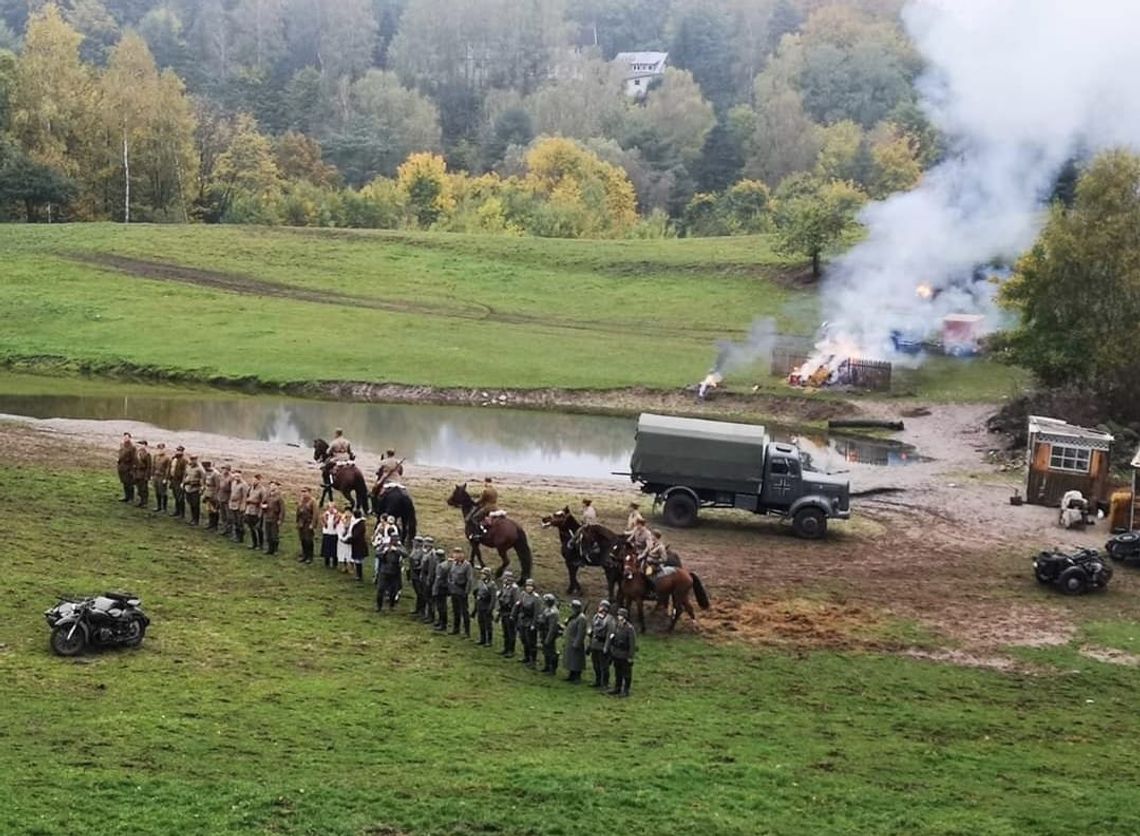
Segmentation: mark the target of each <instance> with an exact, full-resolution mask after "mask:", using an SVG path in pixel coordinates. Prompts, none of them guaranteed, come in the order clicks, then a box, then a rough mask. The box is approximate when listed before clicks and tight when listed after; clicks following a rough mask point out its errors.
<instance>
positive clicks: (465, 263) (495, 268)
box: [0, 224, 1023, 400]
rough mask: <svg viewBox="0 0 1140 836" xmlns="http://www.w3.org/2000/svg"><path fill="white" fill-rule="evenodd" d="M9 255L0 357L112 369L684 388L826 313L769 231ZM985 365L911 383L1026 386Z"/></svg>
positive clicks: (138, 241)
mask: <svg viewBox="0 0 1140 836" xmlns="http://www.w3.org/2000/svg"><path fill="white" fill-rule="evenodd" d="M0 247H2V248H3V251H4V254H5V265H4V270H3V272H2V273H0V290H2V291H3V293H4V297H5V305H4V306H3V309H2V310H0V359H3V360H6V361H8V362H9V363H11V362H17V361H29V360H30V361H32V362H33V365H38V364H43V363H44V362H45V358H59V359H62V360H64V361H67V362H69V363H71V364H72V365H74V366H77V367H86V368H91V369H96V370H99V371H102V372H107V373H115V372H116V371H125V370H133V371H138V370H139V369H143V370H147V371H150V372H153V373H155V374H159V375H161V374H165V373H175V374H176V375H178V376H180V377H183V378H194V379H199V380H211V379H227V380H231V381H233V380H244V381H247V382H252V383H258V382H260V383H265V384H270V385H272V384H279V383H283V382H297V381H311V380H360V381H385V382H394V383H404V384H413V385H432V386H443V387H449V386H461V387H513V388H540V387H565V388H583V389H602V388H611V387H629V386H648V387H654V388H675V387H677V386H679V385H682V384H685V383H691V382H692V381H693V380H695V379H697V378H699V377H700V376H701V375H703V374H704V372H705V371H706V370H707V368H708V366H709V364H710V363H711V362H712V359H713V357H714V356H715V353H716V349H715V344H716V341H717V340H719V339H722V338H725V337H729V338H731V337H737V336H741V335H743V334H744V333H745V332H746V331H747V329H748V326H749V324H750V323H751V322H752V320H753V319H754V318H755V317H758V316H768V317H775V318H776V319H777V321H778V322H779V324H780V327H781V329H782V330H784V331H786V332H788V333H799V334H810V333H811V332H812V331H813V330H814V328H815V326H816V324H817V323H818V319H819V314H818V305H817V298H816V296H815V295H814V292H812V291H805V290H799V289H794V287H793V285H791V284H790V283H788V282H787V281H785V280H784V278H785V277H786V276H787V275H788V274H789V273H791V272H794V271H795V270H796V266H795V265H791V264H789V263H787V262H786V261H783V260H781V259H779V258H778V257H776V256H775V255H774V254H773V253H772V250H771V242H770V241H769V240H768V239H766V238H763V237H754V238H721V239H695V240H680V241H677V240H674V241H557V240H556V241H551V240H539V239H526V238H520V239H515V238H506V237H480V236H465V235H443V234H428V233H424V234H408V233H367V232H348V231H340V232H335V231H313V230H284V229H263V228H238V227H204V226H196V227H174V226H167V227H146V226H132V227H129V228H128V227H123V226H115V225H98V224H85V225H70V226H18V225H3V226H0ZM981 365H982V366H983V367H984V369H985V373H983V374H976V373H972V372H970V371H968V370H962V369H959V367H957V366H955V367H952V368H949V369H947V370H946V371H945V373H943V374H940V375H939V376H938V380H937V383H935V384H931V385H930V386H929V387H928V386H927V384H926V383H925V382H924V380H923V379H920V380H919V382H918V384H917V385H916V386H910V384H907V387H908V391H911V390H913V391H914V393H915V394H918V395H923V394H925V392H924V390H925V389H927V388H929V389H930V390H931V391H932V392H938V393H943V392H946V391H950V392H953V393H954V396H955V397H957V398H959V399H962V398H969V399H981V400H989V399H992V398H994V397H1000V395H1001V394H1004V392H1005V391H1007V390H1008V389H1010V388H1011V387H1015V386H1016V385H1017V383H1018V382H1020V381H1022V380H1023V378H1022V377H1021V376H1019V375H1017V374H1016V373H1015V372H1011V371H1010V370H1007V369H1000V368H996V367H994V366H993V365H992V364H989V363H984V364H981ZM755 379H756V374H755V373H754V372H752V371H742V372H740V373H739V374H738V375H737V376H736V379H735V381H734V382H736V383H738V384H751V383H752V382H754V381H755ZM936 396H938V397H944V394H937V395H936Z"/></svg>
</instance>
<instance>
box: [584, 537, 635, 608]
mask: <svg viewBox="0 0 1140 836" xmlns="http://www.w3.org/2000/svg"><path fill="white" fill-rule="evenodd" d="M625 547H626V541H625V535H623V534H618V533H617V532H616V531H611V530H610V529H608V528H606V527H605V526H604V525H599V524H598V523H594V524H593V525H587V526H586V527H584V528H583V529H582V531H581V533H580V534H579V535H578V551H579V552H581V553H582V554H585V555H589V556H590V557H591V559H590V561H589V562H591V563H595V564H596V562H598V561H600V562H601V566H602V571H603V572H605V573H606V588H607V592H608V593H609V599H610V601H613V602H616V601H617V594H618V591H619V589H618V587H619V585H620V584H621V574H622V556H623V555H624V554H625Z"/></svg>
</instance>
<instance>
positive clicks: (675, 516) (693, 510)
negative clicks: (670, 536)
mask: <svg viewBox="0 0 1140 836" xmlns="http://www.w3.org/2000/svg"><path fill="white" fill-rule="evenodd" d="M664 516H665V525H667V526H669V527H670V528H692V527H693V526H694V525H696V524H697V503H696V502H695V501H693V498H692V497H691V496H689V495H688V494H687V493H683V492H681V491H678V492H677V493H673V494H669V498H668V499H666V500H665V514H664Z"/></svg>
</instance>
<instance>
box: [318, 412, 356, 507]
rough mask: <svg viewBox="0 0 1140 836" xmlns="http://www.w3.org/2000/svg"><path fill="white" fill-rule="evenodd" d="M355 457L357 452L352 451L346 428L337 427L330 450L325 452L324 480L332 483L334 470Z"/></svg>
mask: <svg viewBox="0 0 1140 836" xmlns="http://www.w3.org/2000/svg"><path fill="white" fill-rule="evenodd" d="M355 458H356V454H355V453H353V452H352V442H350V441H349V440H348V439H347V438H345V437H344V430H342V429H341V428H340V427H337V428H336V429H335V430H334V431H333V440H332V443H331V444H329V449H328V452H327V453H325V461H324V464H323V465H322V466H321V477H322V479H323V480H324V482H326V483H331V482H332V474H333V471H334V470H336V468H337V467H339V466H340V465H342V464H346V463H348V462H350V461H353V460H354V459H355ZM322 496H323V495H322Z"/></svg>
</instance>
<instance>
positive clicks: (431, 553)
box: [420, 537, 439, 624]
mask: <svg viewBox="0 0 1140 836" xmlns="http://www.w3.org/2000/svg"><path fill="white" fill-rule="evenodd" d="M438 565H439V553H438V551H437V550H436V548H435V541H434V540H433V539H432V538H431V537H424V558H423V560H422V561H421V562H420V589H421V590H423V596H424V607H423V613H422V614H421V615H420V620H421V621H423V623H424V624H434V623H435V618H436V615H435V572H436V567H437V566H438Z"/></svg>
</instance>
